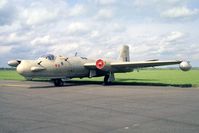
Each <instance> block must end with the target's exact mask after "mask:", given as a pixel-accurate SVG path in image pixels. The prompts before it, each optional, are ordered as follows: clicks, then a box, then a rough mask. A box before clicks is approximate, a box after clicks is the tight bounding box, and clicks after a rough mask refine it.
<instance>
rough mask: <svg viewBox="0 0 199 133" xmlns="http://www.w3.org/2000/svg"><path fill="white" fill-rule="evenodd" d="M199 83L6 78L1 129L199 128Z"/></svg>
mask: <svg viewBox="0 0 199 133" xmlns="http://www.w3.org/2000/svg"><path fill="white" fill-rule="evenodd" d="M198 132H199V88H192V87H187V88H181V87H165V86H136V85H135V86H134V85H113V86H102V85H101V84H81V85H80V84H75V83H68V84H66V85H65V86H64V87H54V86H53V85H52V84H51V83H46V82H30V81H0V133H198Z"/></svg>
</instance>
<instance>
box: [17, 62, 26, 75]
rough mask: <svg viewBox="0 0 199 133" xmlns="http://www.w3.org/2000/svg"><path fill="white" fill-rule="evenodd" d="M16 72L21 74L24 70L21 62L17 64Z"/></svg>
mask: <svg viewBox="0 0 199 133" xmlns="http://www.w3.org/2000/svg"><path fill="white" fill-rule="evenodd" d="M17 72H18V73H19V74H21V75H23V73H24V72H25V71H24V66H23V64H19V65H18V66H17Z"/></svg>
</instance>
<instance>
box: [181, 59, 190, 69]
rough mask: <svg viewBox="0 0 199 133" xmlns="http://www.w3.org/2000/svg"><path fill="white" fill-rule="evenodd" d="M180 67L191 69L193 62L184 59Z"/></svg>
mask: <svg viewBox="0 0 199 133" xmlns="http://www.w3.org/2000/svg"><path fill="white" fill-rule="evenodd" d="M179 67H180V69H181V70H182V71H189V70H190V69H191V64H190V63H189V62H187V61H182V62H181V63H180V65H179Z"/></svg>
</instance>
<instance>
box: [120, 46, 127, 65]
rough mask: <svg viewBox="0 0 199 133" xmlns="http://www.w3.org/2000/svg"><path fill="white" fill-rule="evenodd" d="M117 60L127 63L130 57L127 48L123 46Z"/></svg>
mask: <svg viewBox="0 0 199 133" xmlns="http://www.w3.org/2000/svg"><path fill="white" fill-rule="evenodd" d="M119 59H120V60H121V61H123V62H129V61H130V56H129V46H127V45H124V46H123V47H122V49H121V51H120V56H119Z"/></svg>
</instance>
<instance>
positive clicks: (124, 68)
mask: <svg viewBox="0 0 199 133" xmlns="http://www.w3.org/2000/svg"><path fill="white" fill-rule="evenodd" d="M182 62H183V63H185V62H184V61H181V60H170V61H157V60H154V61H153V60H151V61H136V62H110V63H109V62H106V61H103V60H101V59H99V60H98V61H96V63H86V64H84V66H85V67H86V68H88V69H99V70H102V71H112V72H128V71H132V70H133V69H137V68H144V67H154V66H164V65H174V64H181V63H182ZM187 64H188V65H190V64H189V63H188V62H186V63H185V65H184V66H182V67H186V68H187V69H188V68H189V67H190V66H187ZM180 68H181V67H180ZM181 69H182V68H181ZM182 70H183V69H182Z"/></svg>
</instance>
